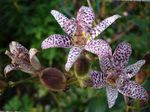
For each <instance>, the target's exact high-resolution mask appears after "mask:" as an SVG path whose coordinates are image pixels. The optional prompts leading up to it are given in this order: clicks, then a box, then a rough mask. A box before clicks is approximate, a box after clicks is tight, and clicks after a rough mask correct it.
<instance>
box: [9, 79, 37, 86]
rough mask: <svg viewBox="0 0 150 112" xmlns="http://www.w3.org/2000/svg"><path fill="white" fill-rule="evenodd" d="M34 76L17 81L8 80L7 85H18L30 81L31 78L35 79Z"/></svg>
mask: <svg viewBox="0 0 150 112" xmlns="http://www.w3.org/2000/svg"><path fill="white" fill-rule="evenodd" d="M35 78H36V77H29V78H26V79H24V80H20V81H17V82H12V81H10V82H9V83H8V86H9V87H14V86H16V85H18V84H21V83H25V82H28V81H31V80H32V79H35Z"/></svg>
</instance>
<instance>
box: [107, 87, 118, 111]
mask: <svg viewBox="0 0 150 112" xmlns="http://www.w3.org/2000/svg"><path fill="white" fill-rule="evenodd" d="M106 93H107V101H108V106H109V108H111V107H113V106H114V104H115V102H116V99H117V97H118V90H117V89H116V88H112V87H110V86H107V87H106Z"/></svg>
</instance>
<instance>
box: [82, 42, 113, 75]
mask: <svg viewBox="0 0 150 112" xmlns="http://www.w3.org/2000/svg"><path fill="white" fill-rule="evenodd" d="M85 50H87V51H89V52H92V53H94V54H96V55H98V57H99V61H100V66H101V69H102V71H103V72H105V70H107V69H109V68H112V64H111V61H110V58H111V57H112V51H111V47H110V46H109V44H108V43H107V42H106V41H104V40H102V39H97V40H91V41H90V42H89V43H88V44H87V45H85Z"/></svg>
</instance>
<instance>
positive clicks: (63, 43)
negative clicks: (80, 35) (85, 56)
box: [41, 34, 72, 49]
mask: <svg viewBox="0 0 150 112" xmlns="http://www.w3.org/2000/svg"><path fill="white" fill-rule="evenodd" d="M71 46H72V44H71V40H70V38H69V37H68V36H65V35H59V34H54V35H51V36H49V37H48V38H46V39H45V40H44V41H43V42H42V44H41V47H42V49H47V48H51V47H63V48H68V47H71Z"/></svg>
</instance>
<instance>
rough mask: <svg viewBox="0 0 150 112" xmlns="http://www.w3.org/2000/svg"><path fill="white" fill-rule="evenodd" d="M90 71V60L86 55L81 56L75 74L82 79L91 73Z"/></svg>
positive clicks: (76, 64) (75, 66)
mask: <svg viewBox="0 0 150 112" xmlns="http://www.w3.org/2000/svg"><path fill="white" fill-rule="evenodd" d="M89 69H90V62H89V60H88V59H87V58H86V57H85V56H84V55H81V56H80V57H79V58H78V60H77V61H76V63H75V65H74V70H75V73H76V74H77V76H81V77H82V76H85V75H86V74H87V73H88V72H89Z"/></svg>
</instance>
